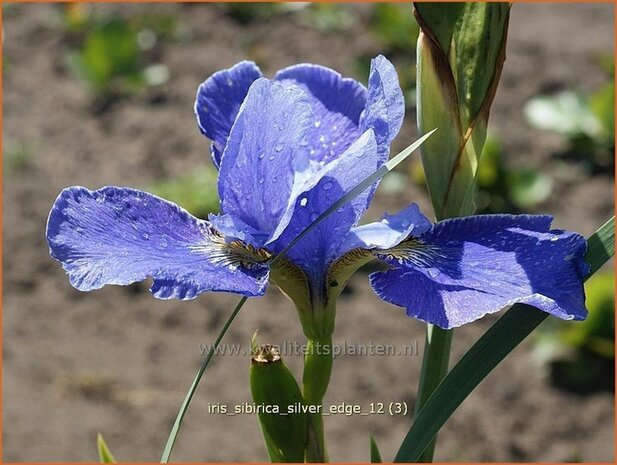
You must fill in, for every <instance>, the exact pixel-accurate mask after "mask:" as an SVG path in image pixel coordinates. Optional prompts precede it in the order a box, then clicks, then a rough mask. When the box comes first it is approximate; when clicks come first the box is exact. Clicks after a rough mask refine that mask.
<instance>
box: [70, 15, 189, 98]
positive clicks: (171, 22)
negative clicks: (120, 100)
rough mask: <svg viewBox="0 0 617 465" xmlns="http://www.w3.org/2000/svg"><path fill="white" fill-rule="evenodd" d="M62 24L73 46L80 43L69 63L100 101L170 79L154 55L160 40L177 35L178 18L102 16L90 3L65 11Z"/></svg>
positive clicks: (165, 69)
mask: <svg viewBox="0 0 617 465" xmlns="http://www.w3.org/2000/svg"><path fill="white" fill-rule="evenodd" d="M62 20H63V21H62V22H63V25H64V28H65V31H66V33H67V35H68V36H69V38H70V42H72V43H76V44H77V46H76V47H75V48H73V49H72V50H71V51H70V52H69V53H68V54H67V65H68V67H69V69H70V70H71V71H72V72H73V73H74V74H75V75H76V76H77V77H79V78H80V79H82V80H83V81H84V82H85V83H87V84H88V86H89V87H90V89H91V91H92V92H93V93H94V95H95V97H98V98H101V97H103V98H109V97H112V96H119V95H125V94H133V93H135V92H137V91H139V90H141V89H143V88H145V87H147V86H156V85H161V84H164V83H165V82H166V81H167V79H168V70H167V68H166V67H165V66H164V65H161V64H153V63H151V62H152V58H153V57H152V56H150V55H149V53H150V51H151V50H152V49H153V48H154V47H155V45H156V44H157V42H158V41H159V40H160V39H169V38H173V37H174V36H175V33H176V31H177V22H176V20H175V18H174V17H173V16H170V15H163V14H155V13H140V14H137V15H132V16H128V17H124V16H120V15H105V16H100V15H97V14H96V13H95V12H94V10H93V9H92V8H91V7H90V6H89V5H86V4H70V5H67V6H65V7H64V9H63V15H62Z"/></svg>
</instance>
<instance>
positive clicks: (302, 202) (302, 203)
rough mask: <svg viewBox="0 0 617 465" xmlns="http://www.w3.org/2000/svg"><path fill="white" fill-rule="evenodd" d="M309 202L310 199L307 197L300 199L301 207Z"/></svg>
mask: <svg viewBox="0 0 617 465" xmlns="http://www.w3.org/2000/svg"><path fill="white" fill-rule="evenodd" d="M307 203H308V199H307V198H306V197H304V198H302V199H300V206H301V207H306V204H307Z"/></svg>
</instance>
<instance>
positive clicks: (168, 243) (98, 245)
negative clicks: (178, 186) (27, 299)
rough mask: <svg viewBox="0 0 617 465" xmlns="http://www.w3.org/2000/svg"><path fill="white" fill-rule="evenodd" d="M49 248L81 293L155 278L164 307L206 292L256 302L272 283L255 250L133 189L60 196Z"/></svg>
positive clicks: (75, 189) (69, 190)
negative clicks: (232, 242)
mask: <svg viewBox="0 0 617 465" xmlns="http://www.w3.org/2000/svg"><path fill="white" fill-rule="evenodd" d="M47 241H48V243H49V248H50V253H51V255H52V257H53V258H55V259H56V260H58V261H59V262H60V263H62V267H63V268H64V269H65V270H66V272H67V273H68V275H69V279H70V282H71V284H72V285H73V286H74V287H76V288H77V289H79V290H82V291H91V290H94V289H99V288H101V287H103V286H104V285H106V284H118V285H128V284H131V283H134V282H137V281H143V280H144V279H146V278H148V277H152V278H153V280H154V282H153V284H152V287H151V289H150V290H151V291H152V293H153V294H154V296H155V297H158V298H161V299H171V298H177V299H192V298H194V297H196V296H197V295H198V294H200V293H202V292H205V291H226V292H234V293H237V294H242V295H246V296H256V295H262V294H263V293H264V292H265V287H266V283H267V278H268V269H267V267H266V266H265V265H263V264H262V263H260V262H259V260H258V259H255V260H253V257H252V252H251V251H250V250H249V251H247V250H242V248H241V247H234V246H233V245H228V244H226V243H225V240H224V239H223V237H222V236H221V235H219V234H217V233H216V231H214V230H213V228H212V227H211V225H210V223H208V222H207V221H203V220H199V219H197V218H195V217H193V216H191V215H190V214H189V213H188V212H187V211H185V210H183V209H182V208H180V207H178V206H177V205H175V204H173V203H170V202H167V201H166V200H163V199H161V198H158V197H155V196H153V195H151V194H147V193H145V192H142V191H138V190H135V189H129V188H120V187H104V188H102V189H99V190H96V191H90V190H88V189H86V188H84V187H70V188H67V189H65V190H63V191H62V192H61V193H60V195H59V196H58V198H57V199H56V202H55V203H54V206H53V208H52V210H51V212H50V214H49V219H48V222H47Z"/></svg>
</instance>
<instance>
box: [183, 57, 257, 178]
mask: <svg viewBox="0 0 617 465" xmlns="http://www.w3.org/2000/svg"><path fill="white" fill-rule="evenodd" d="M261 76H262V74H261V71H260V70H259V68H258V67H257V66H256V65H255V63H253V62H250V61H242V62H240V63H238V64H236V65H234V66H232V67H231V68H229V69H226V70H222V71H219V72H217V73H214V74H213V75H212V76H210V77H209V78H208V79H206V80H205V81H204V82H203V83H202V84H201V85H200V86H199V88H198V89H197V97H196V99H195V116H196V117H197V124H198V126H199V129H200V131H201V133H202V134H204V135H205V136H206V137H208V138H209V139H210V140H212V161H213V162H214V165H215V166H216V167H217V168H218V167H219V166H220V163H221V156H222V154H223V151H224V150H225V145H226V144H227V138H228V137H229V132H230V131H231V127H232V125H233V123H234V121H235V119H236V116H237V115H238V110H239V109H240V105H242V102H243V101H244V98H245V97H246V94H247V93H248V90H249V87H251V84H253V82H254V81H255V80H256V79H259V78H260V77H261Z"/></svg>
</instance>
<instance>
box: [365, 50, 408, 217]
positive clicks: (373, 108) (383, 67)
mask: <svg viewBox="0 0 617 465" xmlns="http://www.w3.org/2000/svg"><path fill="white" fill-rule="evenodd" d="M404 117H405V98H404V97H403V91H402V90H401V86H400V84H399V82H398V75H397V74H396V69H395V68H394V66H393V65H392V63H390V62H389V61H388V59H387V58H386V57H384V56H383V55H379V56H377V57H375V58H373V59H372V60H371V71H370V74H369V80H368V96H367V101H366V108H365V109H364V111H363V113H362V116H361V118H360V130H361V131H366V130H367V129H369V128H370V129H373V131H374V132H375V139H376V140H377V148H378V155H379V160H380V162H381V163H385V162H386V161H387V160H388V156H389V155H390V143H391V142H392V140H393V139H394V138H395V137H396V135H397V134H398V132H399V131H400V129H401V126H402V124H403V118H404ZM377 186H378V183H375V185H374V186H372V187H371V188H370V189H369V190H368V191H367V194H368V195H367V196H366V207H365V208H368V206H369V204H370V202H371V200H372V199H373V195H374V193H375V191H376V190H377Z"/></svg>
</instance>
